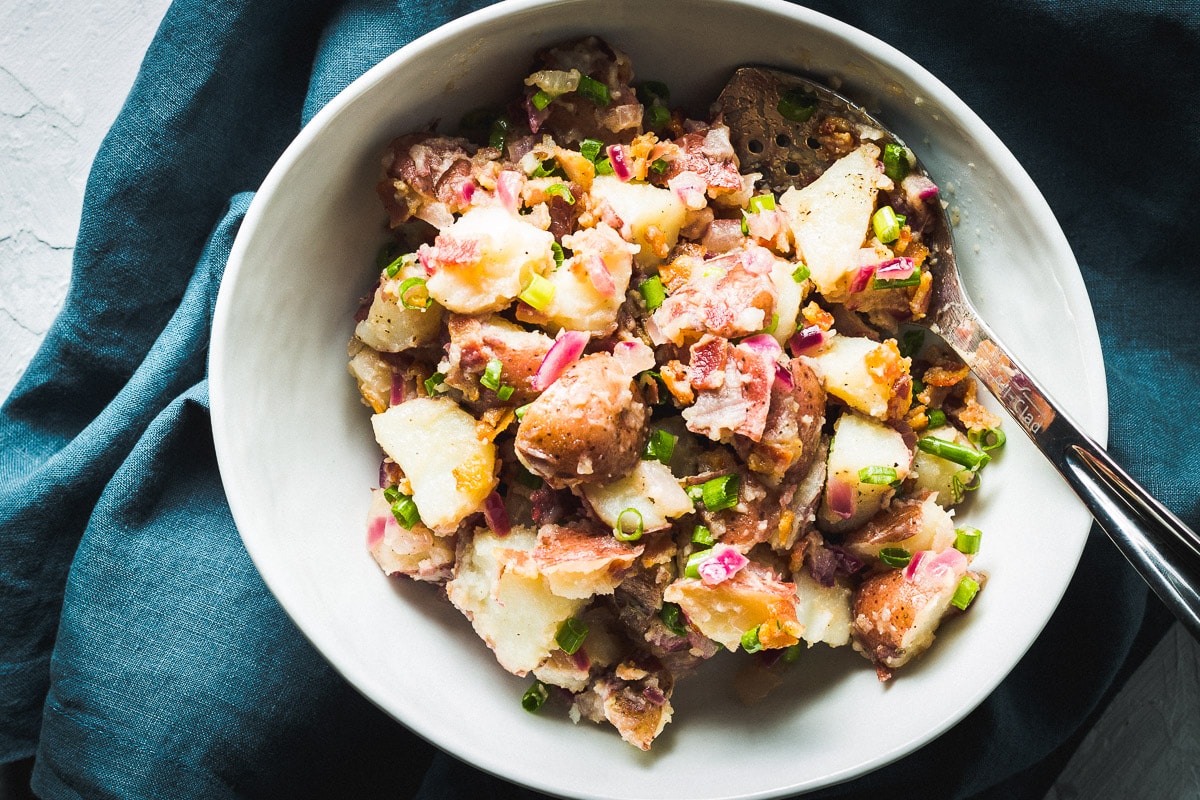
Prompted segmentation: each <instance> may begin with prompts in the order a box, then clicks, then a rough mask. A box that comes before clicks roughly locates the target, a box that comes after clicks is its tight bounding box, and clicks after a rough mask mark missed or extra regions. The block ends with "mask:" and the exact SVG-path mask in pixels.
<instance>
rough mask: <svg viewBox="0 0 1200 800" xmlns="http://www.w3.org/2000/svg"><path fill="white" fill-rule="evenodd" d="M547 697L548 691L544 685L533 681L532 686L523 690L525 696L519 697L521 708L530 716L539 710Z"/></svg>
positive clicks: (548, 695)
mask: <svg viewBox="0 0 1200 800" xmlns="http://www.w3.org/2000/svg"><path fill="white" fill-rule="evenodd" d="M549 697H550V690H549V689H547V688H546V684H544V683H542V682H541V681H539V680H534V682H533V684H532V685H530V687H529V688H528V689H526V690H525V694H523V695H521V708H523V709H525V710H526V711H528V712H529V713H530V714H532V713H534V712H535V711H537V710H538V709H540V708H541V707H542V706H543V705H544V704H545V702H546V700H547V699H549Z"/></svg>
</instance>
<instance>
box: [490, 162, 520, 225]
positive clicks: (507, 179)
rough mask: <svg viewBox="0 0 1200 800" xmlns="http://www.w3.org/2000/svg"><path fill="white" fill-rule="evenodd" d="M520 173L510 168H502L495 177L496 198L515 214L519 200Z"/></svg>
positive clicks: (505, 208) (506, 209)
mask: <svg viewBox="0 0 1200 800" xmlns="http://www.w3.org/2000/svg"><path fill="white" fill-rule="evenodd" d="M521 183H522V177H521V173H519V172H516V171H514V170H511V169H506V170H502V171H501V172H500V174H499V175H498V176H497V177H496V199H497V200H499V201H500V205H501V206H503V207H504V210H505V211H508V212H509V213H510V214H516V213H517V208H518V206H519V204H520V202H521Z"/></svg>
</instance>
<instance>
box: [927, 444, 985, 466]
mask: <svg viewBox="0 0 1200 800" xmlns="http://www.w3.org/2000/svg"><path fill="white" fill-rule="evenodd" d="M917 447H918V448H920V449H921V450H923V451H925V452H926V453H929V454H930V455H934V456H937V457H938V458H944V459H946V460H947V461H953V462H954V463H955V464H961V465H963V466H964V467H966V468H967V469H971V470H979V469H982V468H983V467H984V465H985V464H987V463H988V462H989V461H991V460H992V457H991V456H989V455H988V454H987V453H981V452H979V451H978V450H976V449H975V448H974V447H970V446H967V445H961V444H957V443H956V442H948V441H946V440H945V439H939V438H937V437H936V436H922V437H921V438H920V439H917Z"/></svg>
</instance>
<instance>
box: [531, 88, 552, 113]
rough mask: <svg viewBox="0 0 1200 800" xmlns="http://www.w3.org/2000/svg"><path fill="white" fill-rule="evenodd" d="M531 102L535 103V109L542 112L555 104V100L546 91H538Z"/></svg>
mask: <svg viewBox="0 0 1200 800" xmlns="http://www.w3.org/2000/svg"><path fill="white" fill-rule="evenodd" d="M529 102H531V103H533V107H534V108H536V109H537V110H538V111H542V110H543V109H545V108H546V106H548V105H550V104H551V103H552V102H554V98H553V97H552V96H551V95H550V93H549V92H547V91H546V90H545V89H538V90H537V91H536V92H534V93H533V97H531V98H530V99H529Z"/></svg>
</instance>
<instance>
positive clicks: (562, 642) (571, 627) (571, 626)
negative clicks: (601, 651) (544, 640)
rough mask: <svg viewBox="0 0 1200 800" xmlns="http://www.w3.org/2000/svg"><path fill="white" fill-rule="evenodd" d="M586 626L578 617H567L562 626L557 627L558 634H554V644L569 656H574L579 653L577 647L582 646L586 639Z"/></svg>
mask: <svg viewBox="0 0 1200 800" xmlns="http://www.w3.org/2000/svg"><path fill="white" fill-rule="evenodd" d="M587 635H588V625H587V623H586V622H584V621H583V620H581V619H579V617H567V618H566V619H565V620H563V623H562V625H559V626H558V633H556V634H554V642H555V644H557V645H558V646H559V648H561V649H562V651H563V652H564V653H566V654H567V655H569V656H573V655H575V653H577V652H578V651H579V646H580V645H582V644H583V640H584V639H586V638H587Z"/></svg>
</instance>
